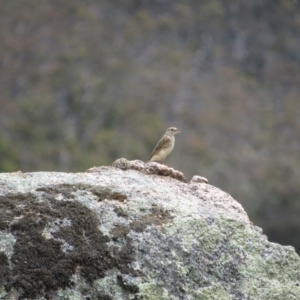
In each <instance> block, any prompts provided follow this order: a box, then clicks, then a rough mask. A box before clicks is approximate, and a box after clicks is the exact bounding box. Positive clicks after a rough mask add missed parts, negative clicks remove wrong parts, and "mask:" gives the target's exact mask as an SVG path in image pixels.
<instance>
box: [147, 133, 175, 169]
mask: <svg viewBox="0 0 300 300" xmlns="http://www.w3.org/2000/svg"><path fill="white" fill-rule="evenodd" d="M178 132H180V130H178V129H177V128H176V127H170V128H168V129H167V131H166V133H165V134H164V135H163V136H162V138H161V139H160V140H159V141H158V143H157V145H156V147H155V148H154V150H153V151H152V153H151V155H150V158H149V162H150V161H156V162H160V163H161V162H162V161H163V160H164V159H165V158H166V157H167V156H168V155H169V154H170V153H171V152H172V150H173V148H174V144H175V137H174V135H175V134H176V133H178Z"/></svg>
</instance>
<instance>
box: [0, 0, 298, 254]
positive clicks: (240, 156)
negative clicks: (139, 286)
mask: <svg viewBox="0 0 300 300" xmlns="http://www.w3.org/2000/svg"><path fill="white" fill-rule="evenodd" d="M0 14H1V18H0V28H1V29H0V38H1V43H0V53H1V57H0V88H1V94H0V105H1V110H0V171H2V172H13V171H18V170H22V171H24V172H30V171H70V172H78V171H85V170H86V169H88V168H90V167H92V166H100V165H111V163H112V162H113V161H114V160H115V159H117V158H120V157H126V158H127V159H140V160H144V161H146V160H147V158H148V156H149V154H150V152H151V151H152V149H153V147H154V145H155V144H156V142H157V140H158V139H159V138H160V136H161V135H162V134H163V133H164V131H165V129H166V128H167V127H168V126H171V125H172V126H176V127H179V128H180V129H181V130H182V133H181V134H180V135H178V136H177V140H176V147H175V150H174V151H173V153H172V155H170V156H169V157H168V158H167V160H166V164H168V165H169V166H172V167H174V168H176V169H178V170H181V171H183V172H184V173H185V174H186V175H187V176H188V177H191V176H192V175H194V174H199V175H202V176H205V177H207V178H208V179H209V181H210V183H211V184H213V185H216V186H218V187H220V188H222V189H224V190H225V191H227V192H228V193H230V194H231V195H233V196H234V197H235V198H236V199H237V200H238V201H239V202H241V203H242V205H243V206H244V207H245V209H246V211H247V212H248V214H249V215H250V218H251V220H252V221H253V222H254V223H255V224H256V225H259V226H261V227H262V228H263V229H264V231H265V233H266V234H267V235H268V236H269V237H270V239H271V240H272V241H277V242H279V243H282V244H292V245H294V246H295V247H296V249H297V251H298V252H300V240H299V239H298V235H299V234H300V218H299V217H298V216H299V213H300V199H299V196H300V183H299V178H300V176H299V172H300V171H299V170H300V154H299V153H300V105H299V90H300V51H299V49H300V38H299V32H300V4H299V3H298V2H297V1H278V0H264V1H261V0H253V1H247V0H240V1H233V0H228V1H221V0H217V1H210V0H203V1H198V0H197V1H196V0H188V1H184V2H183V1H178V0H174V1H169V0H165V1H161V0H153V1H147V0H123V1H109V0H103V1H96V0H87V1H84V2H82V1H75V0H65V1H63V2H61V1H50V0H43V1H40V0H29V1H26V2H24V1H16V0H10V1H1V2H0Z"/></svg>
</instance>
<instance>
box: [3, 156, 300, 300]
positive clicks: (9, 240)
mask: <svg viewBox="0 0 300 300" xmlns="http://www.w3.org/2000/svg"><path fill="white" fill-rule="evenodd" d="M253 201H255V199H253ZM299 283H300V259H299V257H298V256H297V254H296V253H295V251H294V249H293V248H292V247H289V246H281V245H278V244H274V243H270V242H268V240H267V238H266V236H265V235H263V234H262V230H261V229H260V228H258V227H256V226H254V225H253V224H252V223H251V222H250V221H249V219H248V217H247V214H246V213H245V211H244V209H243V208H242V206H241V205H240V204H239V203H238V202H236V201H235V200H234V199H233V198H232V197H231V196H230V195H228V194H226V193H224V192H223V191H221V190H219V189H218V188H216V187H214V186H211V185H209V184H208V183H207V182H206V180H205V178H202V177H200V176H195V177H194V178H193V179H192V180H191V181H190V182H189V183H188V182H187V180H186V178H185V177H184V175H183V174H182V173H180V172H178V171H175V170H173V169H171V168H168V167H166V166H164V165H160V164H157V163H149V164H145V163H143V162H141V161H131V162H130V161H127V160H125V159H119V160H118V161H116V162H115V163H114V164H113V167H99V168H92V169H90V170H88V171H87V172H85V173H75V174H70V173H54V172H37V173H22V172H17V173H9V174H0V299H25V298H26V299H116V300H122V299H153V300H163V299H201V300H202V299H203V300H204V299H207V300H213V299H216V300H223V299H224V300H225V299H241V300H242V299H245V300H246V299H249V300H250V299H251V300H252V299H253V300H257V299H259V300H264V299H265V300H286V299H288V300H290V299H295V300H298V299H300V287H299Z"/></svg>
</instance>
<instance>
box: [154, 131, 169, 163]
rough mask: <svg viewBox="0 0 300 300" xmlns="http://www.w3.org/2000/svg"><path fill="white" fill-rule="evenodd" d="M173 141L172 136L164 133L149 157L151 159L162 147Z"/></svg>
mask: <svg viewBox="0 0 300 300" xmlns="http://www.w3.org/2000/svg"><path fill="white" fill-rule="evenodd" d="M170 142H171V138H169V137H168V136H166V135H164V136H163V137H162V138H161V139H160V140H159V141H158V143H157V145H156V146H155V148H154V150H153V151H152V153H151V154H150V157H149V159H151V158H152V157H153V156H154V155H156V154H157V153H158V152H159V151H160V150H161V149H163V148H165V147H166V145H167V144H169V143H170Z"/></svg>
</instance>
